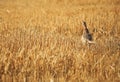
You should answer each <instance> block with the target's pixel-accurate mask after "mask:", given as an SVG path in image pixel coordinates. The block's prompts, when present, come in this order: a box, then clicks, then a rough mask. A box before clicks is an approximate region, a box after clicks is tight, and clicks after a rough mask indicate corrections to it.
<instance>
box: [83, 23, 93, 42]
mask: <svg viewBox="0 0 120 82" xmlns="http://www.w3.org/2000/svg"><path fill="white" fill-rule="evenodd" d="M82 23H83V27H84V29H83V34H82V37H81V41H82V43H83V44H86V43H93V42H92V40H93V38H92V35H91V34H90V32H89V30H88V28H87V25H86V22H85V21H83V22H82Z"/></svg>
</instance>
